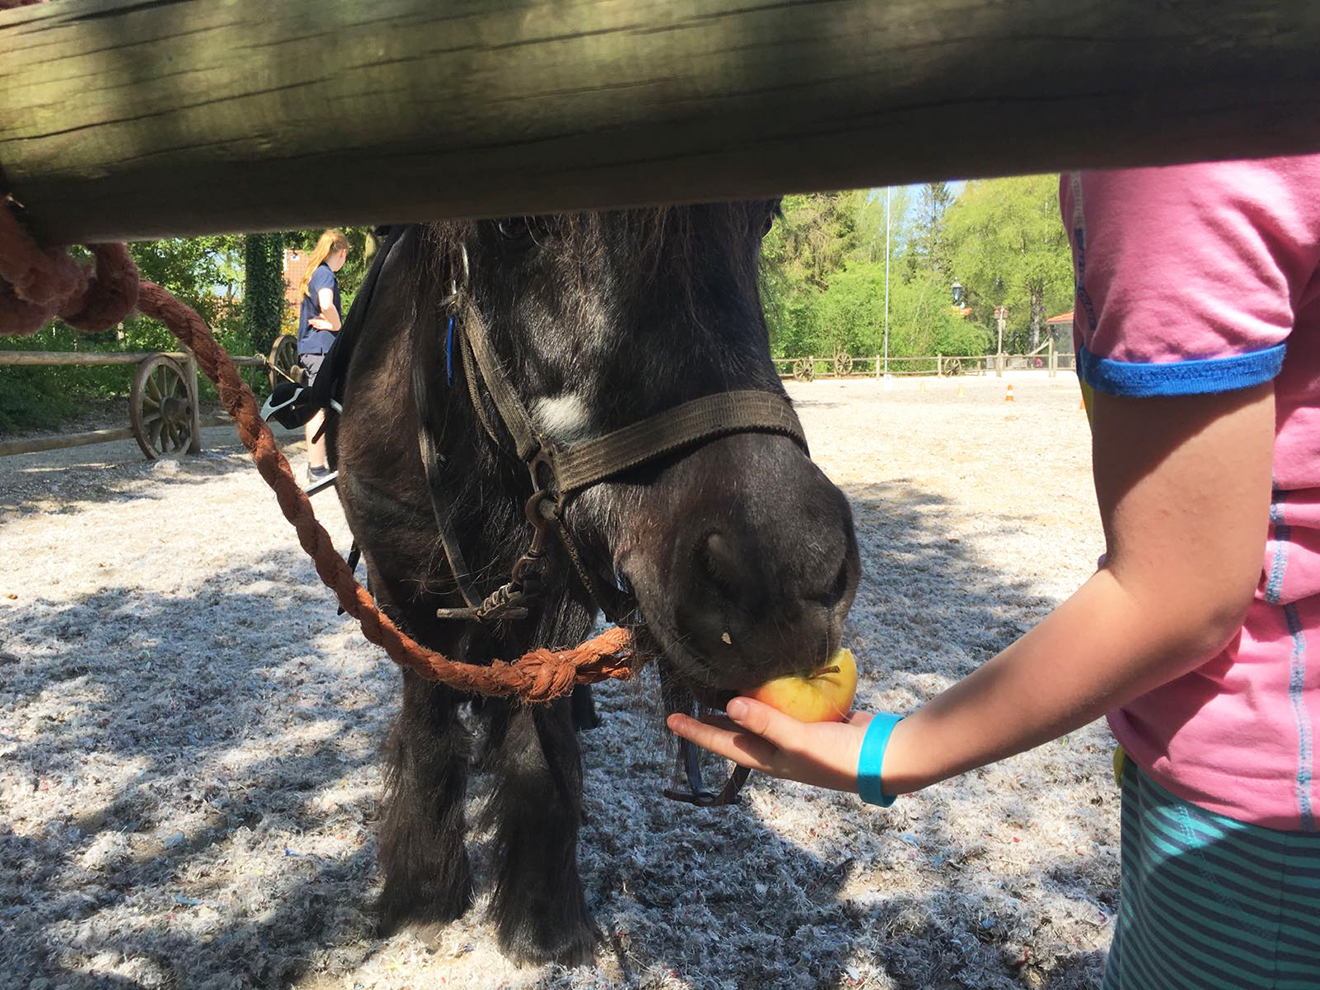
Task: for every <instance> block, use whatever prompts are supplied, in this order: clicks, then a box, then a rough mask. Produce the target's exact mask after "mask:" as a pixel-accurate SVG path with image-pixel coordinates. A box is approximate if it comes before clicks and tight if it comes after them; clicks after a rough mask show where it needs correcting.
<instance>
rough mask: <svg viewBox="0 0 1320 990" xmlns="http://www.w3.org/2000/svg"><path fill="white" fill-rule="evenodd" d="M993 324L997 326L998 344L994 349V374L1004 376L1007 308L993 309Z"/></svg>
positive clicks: (998, 307)
mask: <svg viewBox="0 0 1320 990" xmlns="http://www.w3.org/2000/svg"><path fill="white" fill-rule="evenodd" d="M995 322H996V323H997V324H999V344H998V346H997V347H996V348H995V374H996V375H997V376H999V377H1000V378H1002V377H1003V376H1004V324H1005V323H1007V322H1008V307H1007V306H996V307H995Z"/></svg>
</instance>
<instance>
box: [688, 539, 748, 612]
mask: <svg viewBox="0 0 1320 990" xmlns="http://www.w3.org/2000/svg"><path fill="white" fill-rule="evenodd" d="M697 560H698V561H699V562H700V567H701V570H702V572H703V573H704V574H705V576H706V577H707V578H708V579H709V580H710V582H711V583H712V584H713V585H715V588H716V590H718V591H719V592H720V593H721V594H723V595H725V596H726V597H728V598H733V597H736V595H737V592H738V587H739V585H740V583H741V582H742V580H743V577H744V575H743V568H742V561H741V559H740V558H739V556H738V553H737V550H736V548H735V547H734V545H733V544H732V542H730V540H729V539H728V537H726V536H725V535H724V534H723V533H719V532H715V533H708V534H706V536H705V538H704V539H703V540H702V541H701V543H700V547H699V549H698V552H697Z"/></svg>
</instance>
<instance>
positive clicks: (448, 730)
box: [380, 672, 472, 934]
mask: <svg viewBox="0 0 1320 990" xmlns="http://www.w3.org/2000/svg"><path fill="white" fill-rule="evenodd" d="M459 700H460V696H459V695H458V694H456V693H455V692H453V691H451V690H450V689H449V688H446V687H442V686H441V685H438V684H435V683H432V682H430V681H424V680H422V679H421V678H420V677H418V676H417V675H416V674H413V673H411V672H404V675H403V708H402V710H401V711H400V712H399V717H398V719H397V720H396V721H395V724H394V729H393V732H392V733H391V737H390V743H389V746H388V748H387V766H386V792H385V794H386V796H385V808H384V813H383V815H382V817H381V824H380V866H381V872H382V873H383V874H384V877H385V890H384V892H383V893H382V895H381V900H380V913H381V929H382V933H385V934H388V933H392V932H394V931H397V930H398V929H399V928H401V927H403V926H404V925H408V924H412V923H418V924H423V925H425V924H430V923H443V922H447V921H452V920H453V919H455V918H457V917H459V916H460V915H462V914H463V913H464V912H465V911H467V909H468V908H469V907H471V906H472V873H471V867H470V865H469V863H468V856H467V850H466V849H465V848H464V845H463V837H464V832H465V823H464V815H463V798H464V792H465V790H466V785H467V766H468V758H469V750H470V748H471V746H470V741H469V739H468V735H467V730H466V729H464V728H463V726H462V725H461V724H460V723H459V721H458V718H457V712H456V709H457V706H458V704H459Z"/></svg>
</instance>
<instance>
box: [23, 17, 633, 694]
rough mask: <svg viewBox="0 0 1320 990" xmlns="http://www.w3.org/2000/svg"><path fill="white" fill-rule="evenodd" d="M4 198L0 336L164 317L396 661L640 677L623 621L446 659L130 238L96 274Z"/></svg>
mask: <svg viewBox="0 0 1320 990" xmlns="http://www.w3.org/2000/svg"><path fill="white" fill-rule="evenodd" d="M0 2H2V0H0ZM4 205H7V204H4V203H0V333H34V332H36V330H38V329H39V328H40V327H41V326H42V325H44V324H45V323H46V322H47V321H48V320H50V319H51V318H52V317H54V316H59V317H60V318H62V319H64V320H65V321H66V322H68V323H69V324H70V325H72V326H74V327H76V328H77V329H79V330H87V331H95V330H102V329H106V328H108V327H111V326H114V325H115V324H116V323H118V322H119V321H120V320H122V319H123V318H124V317H125V316H127V315H128V314H129V313H130V312H131V311H132V310H133V307H134V305H135V304H136V306H137V308H138V309H139V310H141V312H143V313H144V314H146V315H147V316H151V317H153V318H155V319H157V320H159V321H160V322H162V323H164V324H165V326H167V327H168V328H169V329H170V332H171V333H173V334H174V336H175V337H177V338H178V339H179V340H180V342H182V343H183V344H184V345H185V346H186V347H188V348H190V349H191V350H192V351H193V353H194V354H195V355H196V358H197V364H198V367H200V368H201V369H202V372H203V373H204V374H205V375H206V377H207V378H209V379H210V380H211V381H212V382H213V383H214V384H215V386H216V388H217V389H218V390H219V392H220V401H221V403H222V404H223V405H224V407H225V409H226V410H227V411H228V412H229V414H230V415H231V416H233V418H234V422H235V424H236V425H237V427H238V436H239V439H240V440H241V441H242V442H243V446H244V447H246V448H247V449H248V451H249V452H250V453H251V454H252V460H253V461H254V462H255V463H256V465H257V470H258V471H259V472H260V473H261V476H262V478H264V479H265V480H266V484H268V485H269V486H270V487H271V489H272V490H274V492H275V497H276V499H277V500H278V501H279V505H280V511H281V512H283V513H284V517H285V518H286V519H288V520H289V522H291V523H292V524H293V527H294V529H295V530H296V531H297V533H298V542H299V543H300V544H302V548H303V549H304V550H305V551H307V553H308V555H309V556H310V557H311V558H312V561H313V563H315V565H316V573H317V574H318V575H320V578H321V580H322V581H323V582H324V583H325V585H326V587H328V588H330V589H331V590H332V591H333V592H334V593H335V597H336V598H337V599H338V600H339V604H340V605H341V606H342V607H343V609H344V611H345V612H347V613H348V614H349V615H351V616H353V617H354V618H355V619H357V621H358V624H359V625H360V626H361V628H362V634H363V635H364V636H366V638H367V639H369V640H370V641H371V642H373V643H375V644H376V645H377V646H380V647H383V648H384V650H385V652H386V653H388V654H389V656H390V658H391V659H392V660H393V661H394V662H395V663H397V664H399V666H401V667H406V668H407V669H408V670H411V671H413V672H414V673H416V674H417V675H418V676H420V677H423V678H426V679H427V680H432V681H439V682H440V683H442V684H446V685H448V686H449V687H452V688H455V689H457V690H460V691H469V692H473V693H476V694H484V695H497V696H503V697H508V696H516V697H518V698H519V699H521V700H523V701H526V702H545V701H550V700H552V699H554V698H558V697H561V696H563V695H565V694H567V693H569V692H570V691H572V690H573V687H574V685H577V684H592V683H596V682H598V681H603V680H606V679H610V678H626V677H629V676H631V675H632V674H633V672H634V667H633V663H634V659H635V658H634V654H633V651H632V645H631V637H630V636H629V634H628V632H627V631H626V630H623V629H619V628H613V629H608V630H606V631H605V632H604V633H602V634H601V635H599V636H597V637H596V638H594V639H591V640H588V641H587V642H585V643H582V644H581V645H580V646H578V647H576V648H574V649H571V650H564V651H560V652H555V651H552V650H548V649H538V650H533V651H532V652H530V653H528V654H526V655H524V656H523V657H522V658H521V659H520V660H517V661H516V662H514V663H506V662H504V661H495V662H494V663H492V664H491V665H489V666H483V665H478V664H469V663H456V662H454V661H451V660H447V659H446V658H445V657H444V656H442V655H441V654H439V653H436V652H435V651H433V650H428V649H427V648H426V647H424V646H422V645H421V644H420V643H418V642H416V641H415V640H413V639H411V638H410V637H408V636H407V635H406V634H405V633H404V632H403V631H402V630H400V629H399V627H398V626H396V625H395V624H394V622H393V621H391V619H390V618H389V616H387V615H385V614H384V613H383V612H381V611H380V609H378V608H377V607H376V604H375V603H374V602H373V601H372V600H371V596H370V595H369V594H368V593H367V591H366V589H365V588H363V587H362V586H361V585H360V584H358V583H357V581H356V580H355V579H354V578H353V574H352V571H350V570H349V567H348V564H347V563H345V562H344V559H343V558H342V557H340V556H339V554H338V552H337V551H336V550H335V548H334V544H333V543H332V542H331V540H330V535H329V534H328V533H327V532H326V531H325V529H324V527H322V526H321V524H320V523H319V522H317V521H316V515H315V513H314V512H313V511H312V504H311V502H310V501H309V500H308V498H307V495H306V494H305V493H304V492H303V490H302V489H301V488H300V487H299V486H298V483H297V481H296V480H295V479H294V477H293V471H292V469H291V468H290V467H289V462H288V461H287V460H285V458H284V454H283V453H281V452H280V449H279V445H278V444H277V443H276V442H275V437H274V435H273V434H272V433H271V431H270V427H269V426H267V425H266V422H265V420H263V419H262V418H261V414H260V412H259V411H258V409H257V402H256V398H255V397H254V396H253V394H252V390H251V389H250V388H248V386H247V383H246V382H244V381H243V380H242V379H241V378H239V376H238V372H237V370H236V369H235V368H234V363H233V361H231V360H230V358H229V355H228V354H227V353H225V351H224V349H223V348H222V347H221V346H220V345H219V344H217V343H216V341H215V338H214V337H213V336H212V335H211V329H210V327H208V326H207V325H206V323H205V321H204V320H202V318H201V317H200V316H198V315H197V313H196V312H195V311H193V310H192V309H191V308H190V307H188V306H186V305H184V304H183V303H181V302H179V300H178V299H175V298H174V296H172V295H170V293H169V292H167V291H166V290H165V289H163V288H161V287H160V286H159V285H156V284H155V283H153V282H140V281H139V279H138V273H137V268H136V266H134V264H133V261H132V258H131V257H130V256H129V254H128V249H127V247H126V246H125V245H123V244H108V245H93V246H92V247H91V251H92V253H93V254H94V256H95V258H96V270H95V273H94V274H93V273H92V272H90V271H88V270H85V269H83V268H82V267H81V266H79V265H78V264H77V263H76V262H74V261H73V259H72V258H70V257H69V255H68V253H67V252H66V251H65V250H64V249H63V248H49V249H47V250H44V251H43V250H42V249H40V248H39V247H38V246H37V245H36V244H35V243H34V242H33V241H32V239H31V238H30V237H28V235H27V233H26V232H25V231H24V230H23V229H22V227H21V226H20V225H19V224H18V221H17V219H16V218H15V217H14V216H13V214H12V213H11V211H10V210H9V209H7V208H3V206H4Z"/></svg>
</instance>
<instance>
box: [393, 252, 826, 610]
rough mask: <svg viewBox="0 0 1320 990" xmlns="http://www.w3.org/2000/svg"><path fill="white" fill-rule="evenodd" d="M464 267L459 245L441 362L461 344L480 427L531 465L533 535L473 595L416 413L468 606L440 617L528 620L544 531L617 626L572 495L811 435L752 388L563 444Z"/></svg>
mask: <svg viewBox="0 0 1320 990" xmlns="http://www.w3.org/2000/svg"><path fill="white" fill-rule="evenodd" d="M467 264H468V262H467V251H466V249H463V250H462V270H463V275H464V278H463V284H462V285H459V284H458V282H457V280H455V282H454V283H453V286H452V290H451V292H450V295H449V296H448V298H447V299H446V300H445V307H446V308H447V309H448V310H449V312H450V315H449V318H448V321H447V328H448V333H447V339H446V341H445V347H444V350H445V355H446V361H447V363H448V365H449V373H450V375H451V376H452V362H453V358H452V353H453V350H454V349H455V348H457V349H458V351H459V354H460V358H461V361H462V364H463V371H464V376H465V378H466V379H467V383H468V392H469V395H470V398H471V402H472V407H473V409H474V411H475V412H476V414H477V418H478V419H479V420H480V422H481V424H482V427H483V428H484V429H485V431H486V433H487V434H488V435H489V436H490V438H491V440H492V441H493V442H494V443H495V445H496V447H497V448H499V449H500V450H503V451H505V452H506V453H510V454H511V456H513V457H516V458H517V459H518V460H519V461H521V462H522V463H523V464H524V465H525V467H526V468H527V472H528V474H529V476H530V478H531V487H532V492H531V496H530V497H529V498H528V500H527V503H526V514H527V521H528V522H529V523H530V524H531V526H532V539H531V543H530V544H529V546H528V548H527V550H526V552H525V553H524V554H523V555H522V556H521V557H520V558H519V559H518V561H517V562H516V563H515V564H514V565H513V568H512V572H511V574H510V576H509V580H508V581H506V582H505V583H504V584H503V585H501V586H500V587H499V588H497V589H496V590H495V591H494V592H492V593H491V594H490V595H488V596H487V597H486V598H485V599H483V600H481V601H478V600H477V598H476V595H475V594H474V592H473V589H472V587H471V583H470V579H469V577H468V575H470V574H471V573H472V572H471V570H470V569H469V568H468V567H467V564H466V562H465V561H464V559H463V555H462V551H461V549H460V548H459V545H458V540H457V538H456V537H455V535H454V533H453V531H452V527H451V526H450V524H449V522H448V520H449V519H450V518H452V513H450V512H449V511H448V505H447V504H446V502H445V500H444V497H443V492H442V489H441V485H440V482H441V478H440V463H439V458H438V457H437V456H436V450H435V446H436V444H435V438H434V436H433V435H431V434H430V430H429V427H427V426H426V425H425V424H426V423H427V422H429V417H426V416H423V415H421V413H422V412H423V411H424V410H418V412H419V418H418V422H419V443H420V445H421V449H422V455H423V463H424V464H426V466H427V480H428V487H429V488H430V490H431V493H432V501H433V508H434V509H435V510H436V512H435V514H436V520H437V523H439V525H440V529H441V542H442V544H443V546H444V550H445V554H446V556H447V558H448V562H449V566H450V569H451V570H452V571H453V573H454V576H455V579H456V581H457V584H458V588H459V592H460V593H461V594H462V596H463V600H464V602H465V605H464V607H462V608H441V609H437V610H436V617H437V618H440V619H450V620H461V621H476V622H480V623H487V622H494V621H499V620H503V619H517V618H524V617H526V615H527V614H528V610H529V608H530V607H531V606H532V605H534V604H535V603H536V602H537V600H538V599H539V598H540V596H541V595H542V592H543V578H544V574H543V562H544V552H545V546H546V542H547V539H548V535H549V534H551V533H553V534H554V536H555V537H556V538H557V539H558V541H559V544H560V546H562V547H563V548H564V551H565V552H566V553H567V554H568V557H569V559H570V560H571V561H572V562H573V567H574V569H575V570H576V571H577V574H578V577H579V578H580V579H581V581H582V584H583V586H584V587H585V588H586V590H587V592H588V594H590V595H591V597H592V598H593V599H594V600H595V602H596V603H597V604H598V605H599V606H600V608H601V610H602V611H603V612H604V613H605V615H606V617H607V618H608V619H609V620H610V621H611V622H615V623H617V622H618V621H619V619H620V617H621V616H623V615H625V614H627V612H628V611H629V610H630V602H629V600H628V597H627V596H626V595H625V593H624V592H622V591H621V590H619V589H617V588H615V587H608V588H607V587H605V586H603V585H602V584H601V582H600V581H599V580H598V579H597V577H596V576H595V575H594V574H593V573H592V571H591V569H590V568H589V567H587V565H586V562H585V560H584V558H583V554H582V552H581V549H580V548H579V546H578V543H577V541H576V540H575V539H574V537H573V535H572V533H571V532H570V531H569V529H568V527H567V526H566V525H565V524H564V509H565V507H566V506H567V504H568V501H569V500H570V499H571V498H572V497H574V496H575V495H577V494H579V493H580V492H582V491H585V490H586V489H587V488H590V487H591V486H593V485H597V484H599V483H600V482H602V481H606V480H608V479H609V478H612V477H615V476H616V475H619V474H622V473H623V472H625V471H628V470H630V469H632V468H636V467H640V466H641V465H644V464H649V463H651V462H653V461H657V460H660V459H662V458H666V457H669V456H671V455H674V454H676V453H678V452H680V451H683V450H687V449H690V448H692V447H694V446H696V445H699V444H701V443H704V442H706V441H708V440H711V439H714V438H716V437H722V436H729V435H732V434H735V433H774V434H779V435H781V436H786V437H789V438H790V439H792V440H793V441H794V442H795V443H797V445H798V446H799V447H801V448H802V450H803V452H804V453H805V452H807V440H806V437H805V436H804V435H803V432H802V425H801V423H799V422H798V418H797V414H796V413H795V412H794V411H793V407H792V406H791V405H789V403H788V401H787V400H786V399H784V398H783V397H782V396H779V395H776V394H775V393H773V392H763V391H759V390H755V389H750V390H740V391H730V392H717V393H714V394H712V395H707V396H703V397H702V398H699V399H693V400H692V401H690V402H684V403H681V404H680V405H677V406H674V407H672V408H670V409H667V410H665V411H664V412H661V413H657V414H656V415H654V416H649V417H647V418H645V419H641V420H638V421H637V422H634V423H630V424H629V425H627V426H625V427H623V428H621V429H618V430H614V431H613V432H611V433H607V434H605V435H604V436H600V437H595V438H593V439H591V440H586V441H583V442H581V443H577V444H573V445H570V446H567V447H559V446H557V445H556V444H554V443H553V442H552V441H550V440H548V439H547V438H546V437H544V436H543V435H542V434H541V433H539V432H538V431H537V429H536V427H535V426H534V425H533V423H532V418H531V415H530V414H529V413H528V411H527V407H526V405H525V404H524V403H523V402H522V400H521V399H520V398H519V397H518V394H517V392H516V390H515V389H514V388H513V385H512V383H511V382H510V381H509V378H508V375H507V374H506V373H505V371H504V366H503V365H502V363H501V362H500V359H499V357H498V355H497V354H496V353H495V350H494V348H493V347H492V346H491V342H490V337H489V335H488V333H487V330H486V326H485V322H484V321H483V320H482V319H481V316H480V314H479V313H478V312H477V310H476V308H475V306H474V305H473V304H472V301H471V298H470V297H469V296H468V294H467V292H466V291H465V290H466V283H467ZM482 388H484V390H485V394H486V395H487V396H489V398H490V400H491V403H492V405H494V407H495V409H496V412H497V413H498V416H499V420H500V422H501V423H502V424H503V426H504V429H505V431H506V432H507V434H508V437H509V438H511V439H512V441H513V449H512V451H510V450H509V448H508V446H507V445H506V443H505V442H504V440H503V439H501V437H500V435H499V433H498V431H497V430H496V429H495V426H494V424H493V423H492V422H491V421H490V418H489V416H488V415H487V411H486V407H485V403H484V401H483V397H482V395H481V389H482ZM414 394H415V395H418V396H419V398H420V396H421V395H424V394H425V390H419V389H414ZM422 434H425V435H424V436H423V435H422Z"/></svg>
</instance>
